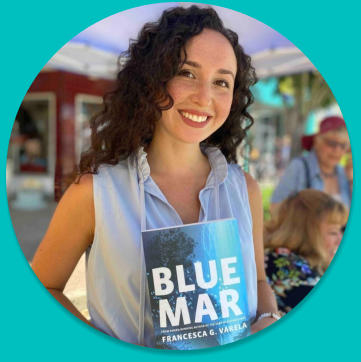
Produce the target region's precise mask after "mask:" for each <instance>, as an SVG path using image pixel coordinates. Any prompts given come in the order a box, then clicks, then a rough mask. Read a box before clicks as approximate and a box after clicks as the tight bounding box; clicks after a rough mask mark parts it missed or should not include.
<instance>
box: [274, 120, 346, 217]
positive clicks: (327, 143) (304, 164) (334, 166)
mask: <svg viewBox="0 0 361 362" xmlns="http://www.w3.org/2000/svg"><path fill="white" fill-rule="evenodd" d="M302 147H303V149H304V150H306V151H310V152H309V153H308V154H307V155H306V156H301V157H297V158H295V159H293V160H292V161H291V163H290V164H289V166H288V167H287V168H286V170H285V172H284V174H283V176H282V178H281V180H280V182H279V184H278V186H277V187H276V189H275V191H274V193H273V195H272V198H271V211H272V212H274V210H275V209H276V208H277V206H278V204H279V203H280V202H282V201H283V200H285V199H286V198H287V197H288V196H290V195H292V194H294V193H296V192H297V191H300V190H303V189H307V188H312V189H317V190H321V191H324V192H326V193H327V194H329V195H331V196H332V197H334V198H335V199H337V200H339V201H341V202H342V203H343V204H345V205H346V206H347V207H348V208H349V207H350V204H351V191H352V179H353V178H352V164H351V163H349V165H348V167H347V168H346V170H345V169H344V168H343V167H342V166H340V165H339V163H340V161H341V158H342V157H343V156H344V155H345V154H346V152H348V151H349V148H350V144H349V138H348V134H347V130H346V124H345V121H344V120H343V119H342V118H340V117H337V116H333V117H328V118H325V119H324V120H323V121H322V122H321V124H320V130H319V132H318V133H317V134H314V135H309V136H303V137H302ZM350 161H351V158H350ZM350 166H351V167H350Z"/></svg>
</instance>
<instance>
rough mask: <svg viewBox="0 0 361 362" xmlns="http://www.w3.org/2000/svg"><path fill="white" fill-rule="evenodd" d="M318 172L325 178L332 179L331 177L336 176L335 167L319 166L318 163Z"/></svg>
mask: <svg viewBox="0 0 361 362" xmlns="http://www.w3.org/2000/svg"><path fill="white" fill-rule="evenodd" d="M319 166H320V171H321V174H322V175H324V176H326V177H332V176H336V167H335V166H329V165H325V164H321V163H320V165H319Z"/></svg>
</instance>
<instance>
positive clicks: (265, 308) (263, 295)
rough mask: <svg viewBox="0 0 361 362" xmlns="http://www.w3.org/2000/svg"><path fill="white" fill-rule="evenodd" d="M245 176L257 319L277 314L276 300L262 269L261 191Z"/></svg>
mask: <svg viewBox="0 0 361 362" xmlns="http://www.w3.org/2000/svg"><path fill="white" fill-rule="evenodd" d="M245 175H246V181H247V188H248V197H249V203H250V207H251V213H252V222H253V243H254V253H255V259H256V269H257V296H258V305H257V317H258V316H260V315H261V314H263V313H278V309H277V302H276V298H275V296H274V294H273V291H272V289H271V287H270V286H269V285H268V283H267V280H266V273H265V269H264V247H263V205H262V195H261V190H260V188H259V186H258V184H257V182H256V181H255V180H254V179H253V178H252V177H251V176H250V175H249V174H245ZM275 321H276V320H275V319H274V318H272V317H266V318H263V319H261V320H260V321H257V322H255V323H254V324H253V325H252V333H256V332H258V331H260V330H261V329H263V328H265V327H267V326H269V325H270V324H272V323H274V322H275Z"/></svg>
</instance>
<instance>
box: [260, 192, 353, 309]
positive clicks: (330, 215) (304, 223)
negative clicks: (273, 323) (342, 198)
mask: <svg viewBox="0 0 361 362" xmlns="http://www.w3.org/2000/svg"><path fill="white" fill-rule="evenodd" d="M347 217H348V211H347V208H346V207H345V206H344V205H343V204H342V203H341V202H339V201H337V200H335V199H334V198H333V197H331V196H329V195H328V194H326V193H324V192H322V191H318V190H312V189H307V190H302V191H300V192H298V193H297V194H295V195H293V196H290V197H288V198H287V199H286V200H285V201H283V202H282V203H281V204H280V206H279V210H278V212H277V214H276V215H274V216H273V217H272V218H271V220H269V221H268V222H267V223H266V224H265V235H264V240H265V267H266V274H267V278H268V282H269V283H270V285H271V287H272V289H273V291H274V293H275V295H276V298H277V303H278V308H279V310H280V311H282V312H283V313H287V312H289V311H290V310H291V309H292V308H294V307H295V306H296V305H297V304H298V303H299V302H300V301H301V300H302V299H303V298H304V297H305V296H306V295H307V294H308V293H309V292H310V290H311V289H312V288H313V287H314V286H315V285H316V284H317V282H318V281H319V279H320V277H321V276H322V275H323V273H324V272H325V270H326V268H327V267H328V265H329V264H330V262H331V260H332V258H333V256H334V254H335V252H336V250H337V248H338V246H339V244H340V242H341V238H342V228H343V227H344V226H345V224H346V222H347Z"/></svg>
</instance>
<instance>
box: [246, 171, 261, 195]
mask: <svg viewBox="0 0 361 362" xmlns="http://www.w3.org/2000/svg"><path fill="white" fill-rule="evenodd" d="M243 173H244V177H245V179H246V184H247V189H248V195H250V196H256V195H260V194H261V189H260V187H259V184H258V182H257V181H256V180H255V179H254V177H252V176H251V175H250V174H249V173H248V172H245V171H243Z"/></svg>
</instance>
